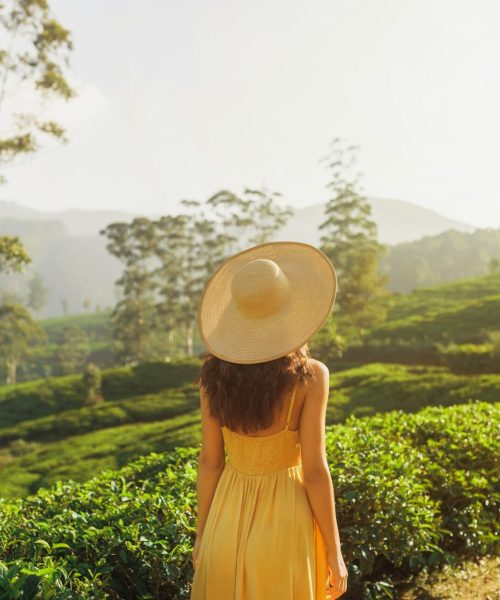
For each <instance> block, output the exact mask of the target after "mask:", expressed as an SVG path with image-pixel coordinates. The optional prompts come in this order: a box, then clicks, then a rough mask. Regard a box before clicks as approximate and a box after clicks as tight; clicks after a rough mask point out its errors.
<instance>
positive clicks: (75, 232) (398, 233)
mask: <svg viewBox="0 0 500 600" xmlns="http://www.w3.org/2000/svg"><path fill="white" fill-rule="evenodd" d="M368 200H369V202H370V204H371V206H372V215H373V218H374V220H375V222H376V223H377V227H378V233H379V240H380V241H381V242H382V243H384V244H399V243H400V242H409V241H412V240H418V239H419V238H421V237H423V236H424V235H436V234H438V233H441V232H442V231H446V230H447V229H456V230H457V231H465V232H472V231H474V229H476V228H475V227H473V226H472V225H468V224H467V223H461V222H460V221H454V220H452V219H448V218H447V217H444V216H443V215H441V214H439V213H438V212H436V211H434V210H431V209H429V208H424V207H423V206H419V205H418V204H413V203H412V202H406V201H404V200H391V199H387V198H368ZM323 210H324V204H322V203H321V204H312V205H311V206H306V207H305V208H297V209H295V215H294V216H293V217H292V218H291V219H290V221H289V222H288V223H287V224H286V225H285V227H283V229H281V230H280V232H279V233H278V234H277V235H276V236H275V239H280V240H287V239H288V240H297V241H299V242H307V243H308V244H314V245H317V244H318V243H319V237H320V235H319V232H318V226H319V224H320V223H321V222H322V221H323V219H324V216H323ZM137 216H143V214H142V213H140V212H137V213H129V212H123V211H113V210H87V209H70V210H62V211H58V212H44V211H41V210H37V209H35V208H30V207H27V206H23V205H22V204H17V203H16V202H7V201H5V200H0V220H2V219H6V218H9V219H21V220H30V221H33V220H37V221H59V222H60V223H62V224H63V225H64V226H65V230H66V232H67V234H68V235H70V236H88V235H95V234H97V233H98V232H99V230H100V229H102V228H103V227H105V226H106V225H108V224H109V223H113V222H115V221H131V220H132V219H133V218H134V217H137ZM148 216H150V217H151V218H156V217H158V216H160V215H148ZM0 224H1V223H0Z"/></svg>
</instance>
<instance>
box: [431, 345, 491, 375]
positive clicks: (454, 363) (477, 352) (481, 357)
mask: <svg viewBox="0 0 500 600" xmlns="http://www.w3.org/2000/svg"><path fill="white" fill-rule="evenodd" d="M439 350H440V357H441V359H442V362H443V364H445V365H446V366H447V367H448V368H449V369H450V370H451V371H453V372H454V373H468V374H476V373H495V372H496V373H500V359H499V357H497V356H495V354H494V350H493V344H447V345H443V344H441V345H439Z"/></svg>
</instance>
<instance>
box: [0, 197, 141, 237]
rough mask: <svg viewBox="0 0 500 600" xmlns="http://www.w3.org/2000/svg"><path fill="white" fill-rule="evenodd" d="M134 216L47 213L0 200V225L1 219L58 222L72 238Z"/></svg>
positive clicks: (102, 212)
mask: <svg viewBox="0 0 500 600" xmlns="http://www.w3.org/2000/svg"><path fill="white" fill-rule="evenodd" d="M135 216H139V213H137V214H134V213H128V212H123V211H117V210H87V209H68V210H61V211H54V212H48V211H42V210H38V209H36V208H31V207H28V206H23V205H22V204H18V203H17V202H7V201H6V200H0V225H1V220H3V219H17V220H19V219H20V220H30V221H35V220H36V221H58V222H59V223H61V224H62V225H63V226H64V229H65V231H66V232H67V234H68V235H72V236H86V235H95V234H97V233H98V232H99V230H100V229H102V228H103V227H106V225H108V224H109V223H114V222H116V221H131V220H132V219H133V218H134V217H135Z"/></svg>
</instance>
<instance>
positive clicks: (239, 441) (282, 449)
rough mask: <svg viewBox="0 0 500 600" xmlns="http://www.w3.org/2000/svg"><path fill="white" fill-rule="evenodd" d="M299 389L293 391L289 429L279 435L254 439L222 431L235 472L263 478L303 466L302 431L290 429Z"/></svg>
mask: <svg viewBox="0 0 500 600" xmlns="http://www.w3.org/2000/svg"><path fill="white" fill-rule="evenodd" d="M296 389H297V384H295V385H294V388H293V392H292V396H291V400H290V404H289V408H288V415H287V420H286V425H285V427H284V428H283V429H281V430H280V431H276V432H275V433H271V434H269V435H259V436H252V435H244V434H241V433H238V432H237V431H233V430H232V429H229V428H228V427H222V435H223V437H224V445H225V447H226V451H227V462H228V463H229V464H230V465H231V466H232V467H233V468H234V469H236V470H237V471H240V472H241V473H245V474H247V475H263V474H265V473H272V472H274V471H278V470H280V469H285V468H287V467H294V466H296V465H299V464H301V462H302V454H301V448H300V438H299V431H298V430H294V429H289V428H288V425H289V422H290V414H291V412H292V408H293V403H294V400H295V392H296Z"/></svg>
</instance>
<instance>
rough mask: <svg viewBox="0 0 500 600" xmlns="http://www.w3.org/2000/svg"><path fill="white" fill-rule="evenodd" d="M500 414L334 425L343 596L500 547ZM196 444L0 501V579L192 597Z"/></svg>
mask: <svg viewBox="0 0 500 600" xmlns="http://www.w3.org/2000/svg"><path fill="white" fill-rule="evenodd" d="M499 425H500V404H499V403H495V404H488V403H484V402H468V403H467V404H464V405H461V406H454V407H449V408H438V407H429V408H427V409H425V410H423V411H420V412H418V413H415V414H404V413H403V412H402V411H394V412H390V413H388V414H386V415H380V416H376V417H372V418H367V419H358V418H356V417H354V416H353V417H350V418H349V419H348V420H347V422H346V424H345V425H337V426H329V427H328V428H327V435H326V444H327V458H328V463H329V465H330V469H331V474H332V479H333V482H334V486H335V497H336V506H337V519H338V522H339V527H340V529H341V532H340V533H341V539H342V542H343V554H344V557H345V560H346V564H347V565H348V568H349V582H350V591H349V596H347V595H346V600H347V598H356V599H357V600H359V599H360V598H378V597H382V594H386V595H385V597H387V594H388V595H389V596H390V594H391V589H392V587H391V586H392V583H391V576H392V574H394V573H395V570H399V571H400V572H401V571H403V572H406V573H408V572H414V571H417V570H418V569H420V568H421V567H422V566H423V565H435V564H438V563H439V562H441V561H443V560H451V559H452V558H453V557H454V556H457V555H460V556H461V557H465V556H477V555H481V554H486V553H488V552H496V551H498V549H499V548H498V545H499V540H498V538H497V537H496V536H495V532H496V531H497V529H498V509H499V504H500V490H499V480H498V473H499V466H500V465H499V456H500V453H499V447H498V437H497V433H498V427H499ZM198 452H199V448H198V447H192V448H177V449H175V450H174V451H172V452H170V453H168V454H166V453H165V454H151V455H149V456H146V457H143V458H141V459H139V460H137V461H136V462H134V463H132V464H130V465H128V466H127V467H125V468H124V469H122V470H121V471H116V472H115V471H106V472H104V473H102V474H101V475H99V476H98V477H96V478H94V479H92V480H90V481H88V482H86V483H84V484H77V483H74V482H66V483H58V484H56V485H55V486H54V487H53V488H52V489H50V490H40V491H39V492H38V494H36V495H34V496H30V497H28V498H26V499H22V500H17V501H15V502H1V501H0V592H2V593H3V594H4V595H5V597H6V598H11V599H16V598H32V599H33V600H36V599H39V598H60V599H62V600H65V599H68V600H72V599H76V598H79V599H80V598H89V599H105V598H106V599H108V598H109V599H118V598H120V599H122V600H127V599H142V600H146V599H147V600H153V599H160V598H162V599H164V598H169V599H172V600H177V599H179V600H180V599H188V598H189V593H190V582H191V580H192V576H193V570H192V563H191V551H192V542H193V539H194V528H195V525H196V521H195V518H196V459H197V455H198ZM353 594H354V595H353Z"/></svg>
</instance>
